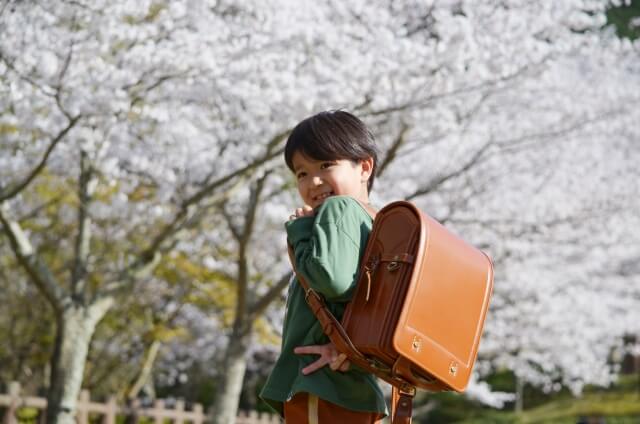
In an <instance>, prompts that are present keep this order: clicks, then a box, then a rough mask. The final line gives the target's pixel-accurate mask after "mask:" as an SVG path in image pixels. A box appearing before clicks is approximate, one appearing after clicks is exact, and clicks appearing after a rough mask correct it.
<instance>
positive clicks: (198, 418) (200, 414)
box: [193, 403, 205, 424]
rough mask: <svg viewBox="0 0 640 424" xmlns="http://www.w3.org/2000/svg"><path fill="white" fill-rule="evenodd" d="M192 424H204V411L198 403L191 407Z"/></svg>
mask: <svg viewBox="0 0 640 424" xmlns="http://www.w3.org/2000/svg"><path fill="white" fill-rule="evenodd" d="M193 414H194V417H193V424H202V423H204V418H205V416H204V409H203V408H202V405H200V404H199V403H196V404H195V405H193Z"/></svg>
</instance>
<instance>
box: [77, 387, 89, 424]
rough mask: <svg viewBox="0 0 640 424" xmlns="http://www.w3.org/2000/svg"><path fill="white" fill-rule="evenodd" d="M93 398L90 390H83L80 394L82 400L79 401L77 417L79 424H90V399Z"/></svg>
mask: <svg viewBox="0 0 640 424" xmlns="http://www.w3.org/2000/svg"><path fill="white" fill-rule="evenodd" d="M90 398H91V396H90V395H89V391H88V390H83V391H81V392H80V398H79V399H78V406H77V407H76V408H77V411H78V412H77V413H76V414H77V417H78V424H89V399H90Z"/></svg>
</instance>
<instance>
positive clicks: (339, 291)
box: [260, 196, 387, 414]
mask: <svg viewBox="0 0 640 424" xmlns="http://www.w3.org/2000/svg"><path fill="white" fill-rule="evenodd" d="M371 226H372V219H371V217H370V216H369V214H368V213H367V212H366V211H365V210H364V208H363V207H362V205H360V203H358V201H357V200H355V199H353V198H351V197H347V196H332V197H330V198H328V199H326V200H325V201H324V202H323V203H322V205H320V206H319V207H318V209H317V210H316V214H315V216H314V217H303V218H298V219H296V220H293V221H289V222H287V223H286V224H285V227H286V230H287V239H288V242H289V243H290V244H291V245H292V246H293V250H294V254H295V261H296V269H297V271H298V273H300V274H301V275H302V276H304V278H305V279H306V280H307V282H308V283H309V285H310V286H311V287H312V288H313V289H315V290H316V291H317V292H319V293H321V294H322V295H323V296H324V297H325V299H326V300H327V306H328V308H329V310H330V311H331V312H332V313H333V314H334V315H335V316H336V318H337V319H338V320H341V319H342V314H343V313H344V309H345V306H346V302H347V301H349V299H350V298H351V295H352V293H353V289H354V286H355V283H356V281H357V277H358V265H359V263H360V259H361V258H362V254H363V253H364V248H365V246H366V244H367V239H368V238H369V233H370V232H371ZM328 342H329V338H328V337H327V336H326V335H325V334H324V333H323V332H322V328H321V327H320V324H319V323H318V320H317V319H316V317H315V316H314V315H313V313H312V312H311V310H310V309H309V307H308V305H307V303H306V301H305V299H304V289H303V288H302V286H301V285H300V284H299V283H298V281H297V280H296V279H294V280H293V281H292V283H291V285H290V286H289V295H288V298H287V306H286V311H285V318H284V326H283V331H282V350H281V353H280V356H279V358H278V360H277V361H276V364H275V366H274V368H273V370H272V371H271V375H270V376H269V379H268V380H267V383H266V384H265V386H264V388H263V389H262V392H261V393H260V397H261V398H262V399H263V400H264V401H265V402H267V403H268V404H269V405H270V406H271V407H272V408H274V409H275V410H276V411H278V412H279V413H280V414H282V408H283V406H282V403H283V402H285V401H286V400H288V399H290V398H291V397H293V395H295V394H296V393H298V392H307V393H312V394H314V395H316V396H318V397H319V398H321V399H324V400H326V401H329V402H331V403H334V404H337V405H340V406H342V407H344V408H348V409H351V410H355V411H365V412H369V411H371V412H378V413H382V414H386V413H387V411H386V405H385V402H384V396H383V394H382V391H381V390H380V387H379V386H378V383H377V381H376V378H375V377H374V376H373V375H371V374H369V373H365V372H363V371H361V370H359V369H357V368H356V367H354V366H353V365H352V366H351V368H350V370H349V371H347V372H340V371H332V370H331V369H330V368H329V367H328V366H325V367H322V368H321V369H320V370H318V371H316V372H314V373H311V374H309V375H306V376H305V375H303V374H302V371H301V370H302V368H304V367H305V366H307V365H309V364H311V363H312V362H314V361H315V360H316V359H317V358H318V356H317V355H297V354H295V353H293V349H294V348H295V347H298V346H307V345H322V344H326V343H328Z"/></svg>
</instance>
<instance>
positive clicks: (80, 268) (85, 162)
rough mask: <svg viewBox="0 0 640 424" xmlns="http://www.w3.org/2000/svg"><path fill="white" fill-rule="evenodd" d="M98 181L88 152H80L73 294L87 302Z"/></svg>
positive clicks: (72, 281)
mask: <svg viewBox="0 0 640 424" xmlns="http://www.w3.org/2000/svg"><path fill="white" fill-rule="evenodd" d="M95 183H96V180H95V179H94V176H93V167H92V165H91V163H90V160H89V157H88V155H87V152H85V151H84V150H82V151H81V152H80V177H79V182H78V198H79V204H78V235H77V238H76V243H75V252H74V264H73V269H72V272H71V293H72V295H73V296H74V297H76V296H79V297H80V298H81V299H82V300H83V302H84V300H85V287H86V282H87V275H88V268H87V267H88V259H89V253H90V245H89V243H90V241H91V217H90V216H89V205H90V204H91V201H92V199H93V193H94V191H95V186H96V184H95Z"/></svg>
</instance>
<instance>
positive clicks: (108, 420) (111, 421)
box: [102, 396, 118, 424]
mask: <svg viewBox="0 0 640 424" xmlns="http://www.w3.org/2000/svg"><path fill="white" fill-rule="evenodd" d="M117 414H118V405H117V404H116V397H115V396H109V399H108V400H107V412H106V413H105V414H104V415H103V417H102V424H116V416H117Z"/></svg>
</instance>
